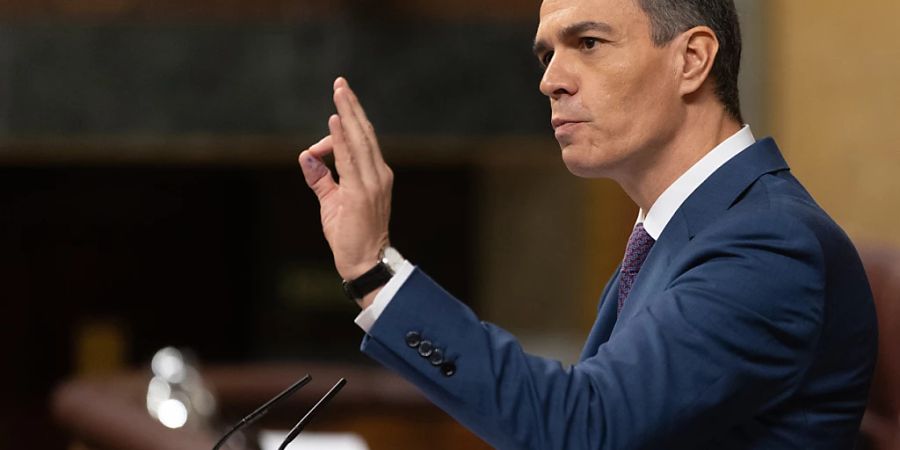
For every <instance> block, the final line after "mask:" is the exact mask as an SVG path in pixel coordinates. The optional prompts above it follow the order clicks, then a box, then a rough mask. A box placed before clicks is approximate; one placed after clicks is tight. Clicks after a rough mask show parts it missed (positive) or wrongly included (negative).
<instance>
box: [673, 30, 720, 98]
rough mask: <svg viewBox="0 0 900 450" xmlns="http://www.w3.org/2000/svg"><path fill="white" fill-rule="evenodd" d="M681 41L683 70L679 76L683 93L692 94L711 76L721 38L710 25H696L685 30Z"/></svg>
mask: <svg viewBox="0 0 900 450" xmlns="http://www.w3.org/2000/svg"><path fill="white" fill-rule="evenodd" d="M679 42H680V43H681V49H680V50H681V55H680V56H681V62H682V64H681V70H680V71H679V73H678V77H679V79H680V81H681V87H680V89H679V91H680V93H681V95H690V94H693V93H694V92H697V91H698V90H700V88H701V87H702V86H703V83H704V82H706V80H707V78H709V72H710V71H711V70H712V67H713V63H714V62H715V60H716V54H718V52H719V40H718V39H717V38H716V33H715V32H713V30H712V29H711V28H709V27H704V26H701V27H694V28H691V29H690V30H687V31H685V32H684V33H682V35H681V39H680V40H679Z"/></svg>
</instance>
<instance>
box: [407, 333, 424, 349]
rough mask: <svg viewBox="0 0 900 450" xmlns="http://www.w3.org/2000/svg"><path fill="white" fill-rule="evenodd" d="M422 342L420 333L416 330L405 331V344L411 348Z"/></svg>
mask: <svg viewBox="0 0 900 450" xmlns="http://www.w3.org/2000/svg"><path fill="white" fill-rule="evenodd" d="M421 342H422V335H421V334H419V333H418V332H416V331H410V332H409V333H406V345H408V346H410V347H411V348H416V347H418V346H419V344H420V343H421Z"/></svg>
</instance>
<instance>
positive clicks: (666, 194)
mask: <svg viewBox="0 0 900 450" xmlns="http://www.w3.org/2000/svg"><path fill="white" fill-rule="evenodd" d="M755 142H756V138H754V137H753V132H752V131H751V130H750V125H744V127H743V128H741V129H740V131H738V132H737V133H735V134H733V135H732V136H731V137H729V138H728V139H726V140H725V141H723V142H722V143H721V144H719V145H717V146H716V148H714V149H712V150H711V151H710V152H709V153H707V154H706V156H704V157H703V158H701V159H700V161H697V163H696V164H694V165H693V166H691V168H690V169H688V170H687V171H686V172H685V173H684V174H682V175H681V176H680V177H678V179H677V180H675V182H674V183H672V184H671V185H670V186H669V187H668V188H666V190H665V191H663V193H662V194H661V195H660V196H659V198H658V199H656V202H654V203H653V206H651V207H650V211H648V212H647V214H646V215H645V214H644V210H640V211H639V212H638V218H637V223H643V224H644V229H645V230H647V234H649V235H650V237H652V238H653V239H654V240H658V239H659V236H660V235H661V234H662V232H663V230H664V229H665V228H666V225H668V223H669V220H671V219H672V216H674V215H675V212H676V211H678V208H680V207H681V204H682V203H684V201H685V200H687V198H688V197H690V196H691V194H692V193H694V191H695V190H696V189H697V188H698V187H700V185H701V184H703V182H704V181H706V179H707V178H709V177H710V175H712V174H713V173H715V171H716V170H719V168H720V167H722V166H723V165H725V163H727V162H728V161H729V160H731V158H734V157H735V156H737V155H738V154H739V153H740V152H742V151H744V150H746V149H747V147H750V146H751V145H753V144H754V143H755Z"/></svg>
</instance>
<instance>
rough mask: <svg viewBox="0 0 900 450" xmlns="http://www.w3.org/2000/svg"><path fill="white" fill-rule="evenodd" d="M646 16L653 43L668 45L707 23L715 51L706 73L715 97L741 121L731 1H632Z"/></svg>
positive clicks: (734, 11) (738, 43)
mask: <svg viewBox="0 0 900 450" xmlns="http://www.w3.org/2000/svg"><path fill="white" fill-rule="evenodd" d="M636 1H637V2H638V5H639V6H640V7H641V9H642V10H643V11H644V13H645V14H647V17H649V19H650V26H651V33H652V38H653V43H654V44H656V45H658V46H663V45H666V44H668V43H669V42H671V41H672V39H675V37H676V36H677V35H678V34H679V33H682V32H685V31H687V30H689V29H691V28H693V27H697V26H707V27H709V28H711V29H712V30H713V32H714V33H716V38H717V39H718V40H719V53H718V55H716V60H715V61H714V62H713V67H712V71H711V72H710V76H711V77H712V78H713V81H714V82H715V83H716V96H717V97H718V98H719V100H720V101H721V102H722V104H723V105H725V111H727V112H728V113H729V114H730V115H731V116H732V117H733V118H734V119H735V120H737V121H738V122H740V123H743V122H744V120H743V117H742V116H741V102H740V98H739V95H738V74H739V72H740V69H741V25H740V23H739V22H738V15H737V9H736V8H735V6H734V0H636Z"/></svg>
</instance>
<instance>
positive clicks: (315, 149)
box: [308, 135, 334, 159]
mask: <svg viewBox="0 0 900 450" xmlns="http://www.w3.org/2000/svg"><path fill="white" fill-rule="evenodd" d="M308 150H309V151H310V153H312V154H313V156H315V157H316V158H319V159H322V158H324V157H326V156H328V155H330V154H331V153H332V152H334V142H333V140H332V138H331V135H328V136H325V137H323V138H322V140H320V141H319V142H316V143H315V144H313V145H312V146H311V147H309V149H308Z"/></svg>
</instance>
